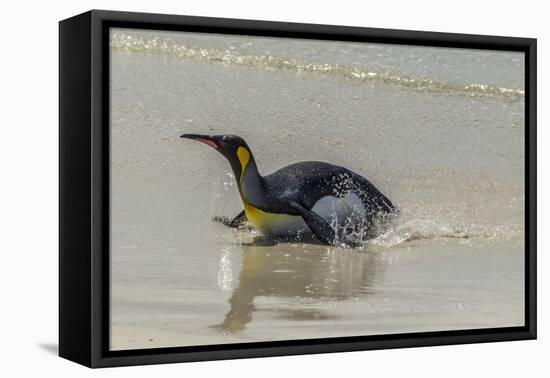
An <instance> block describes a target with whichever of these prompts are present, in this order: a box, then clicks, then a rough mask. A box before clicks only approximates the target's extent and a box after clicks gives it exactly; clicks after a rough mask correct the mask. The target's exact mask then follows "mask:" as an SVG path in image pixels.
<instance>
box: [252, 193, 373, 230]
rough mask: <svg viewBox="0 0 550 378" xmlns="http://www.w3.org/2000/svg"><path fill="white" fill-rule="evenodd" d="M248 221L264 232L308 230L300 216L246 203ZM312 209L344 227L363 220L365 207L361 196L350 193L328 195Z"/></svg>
mask: <svg viewBox="0 0 550 378" xmlns="http://www.w3.org/2000/svg"><path fill="white" fill-rule="evenodd" d="M244 210H245V213H246V217H247V218H248V221H249V222H250V223H252V225H253V226H254V227H255V228H256V229H257V230H259V231H260V232H262V233H264V234H271V235H284V234H295V233H299V232H304V231H308V230H309V229H308V227H307V226H306V224H305V222H304V220H303V219H302V217H300V216H293V215H287V214H274V213H267V212H264V211H262V210H259V209H257V208H255V207H253V206H251V205H249V204H246V203H245V206H244ZM311 211H313V212H314V213H316V214H318V215H320V216H321V217H322V218H323V219H325V220H326V221H327V223H329V224H330V225H332V226H333V227H334V228H339V227H344V226H345V225H346V224H349V223H350V222H361V221H362V219H364V217H365V209H364V207H363V204H362V203H361V200H360V199H359V197H357V195H356V194H354V193H349V194H347V195H346V196H344V197H342V198H336V197H332V196H326V197H323V198H321V199H320V200H318V201H317V202H316V203H315V205H314V206H313V207H312V208H311Z"/></svg>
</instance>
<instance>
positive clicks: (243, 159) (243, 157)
mask: <svg viewBox="0 0 550 378" xmlns="http://www.w3.org/2000/svg"><path fill="white" fill-rule="evenodd" d="M237 157H238V158H239V162H240V163H241V177H240V178H239V182H241V181H242V180H243V175H244V170H245V169H246V166H247V165H248V162H249V161H250V152H248V150H247V149H246V148H244V147H239V148H237Z"/></svg>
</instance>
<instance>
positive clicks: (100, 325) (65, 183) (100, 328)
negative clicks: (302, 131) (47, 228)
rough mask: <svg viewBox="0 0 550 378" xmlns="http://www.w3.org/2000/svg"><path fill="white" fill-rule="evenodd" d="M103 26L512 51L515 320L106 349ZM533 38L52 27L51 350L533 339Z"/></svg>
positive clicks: (326, 347)
mask: <svg viewBox="0 0 550 378" xmlns="http://www.w3.org/2000/svg"><path fill="white" fill-rule="evenodd" d="M110 27H124V28H137V29H154V30H172V31H192V32H207V33H222V34H246V35H253V36H273V37H287V38H304V39H317V40H337V41H355V42H376V43H391V44H403V45H419V46H435V47H462V48H469V49H489V50H506V51H519V52H523V53H524V54H525V136H526V137H525V151H526V155H525V156H526V159H525V201H526V203H525V210H526V217H525V222H526V224H525V230H526V240H525V325H524V326H523V327H511V328H488V329H476V330H463V331H438V332H420V333H409V334H391V335H378V336H357V337H342V338H326V339H309V340H294V341H271V342H253V343H243V344H226V345H212V346H187V347H170V348H158V349H138V350H124V351H110V350H109V348H108V346H109V342H108V341H109V333H108V325H109V311H108V310H109V148H108V146H109V133H108V132H107V130H108V128H109V114H108V113H109V48H108V35H109V34H108V31H109V28H110ZM536 54H537V53H536V39H530V38H512V37H496V36H485V35H467V34H449V33H434V32H419V31H405V30H386V29H374V28H358V27H343V26H328V25H311V24H297V23H282V22H267V21H250V20H236V19H222V18H203V17H188V16H175V15H161V14H145V13H127V12H113V11H102V10H92V11H89V12H86V13H83V14H81V15H78V16H75V17H72V18H69V19H66V20H63V21H61V22H60V23H59V128H60V129H59V130H60V131H59V138H60V139H59V146H60V147H59V148H60V149H59V156H60V161H59V172H60V174H59V185H60V191H59V204H60V205H59V206H60V207H59V212H60V224H59V354H60V356H61V357H64V358H67V359H69V360H72V361H75V362H77V363H80V364H83V365H86V366H89V367H108V366H119V365H137V364H156V363H169V362H185V361H202V360H218V359H233V358H249V357H265V356H279V355H296V354H309V353H328V352H344V351H357V350H369V349H385V348H406V347H419V346H432V345H448V344H459V343H460V344H465V343H480V342H494V341H508V340H525V339H534V338H536V322H537V318H536V312H537V311H536V302H537V300H536V84H537V83H536V64H537V55H536Z"/></svg>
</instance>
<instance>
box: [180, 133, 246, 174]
mask: <svg viewBox="0 0 550 378" xmlns="http://www.w3.org/2000/svg"><path fill="white" fill-rule="evenodd" d="M181 138H186V139H192V140H195V141H197V142H201V143H204V144H206V145H208V146H210V147H212V148H214V149H215V150H216V151H218V152H219V153H221V154H222V155H223V156H224V157H225V158H226V159H227V160H229V163H230V164H231V168H233V172H234V173H235V174H236V175H238V176H237V177H241V176H242V174H243V173H244V171H245V169H246V167H247V166H248V163H249V162H250V160H252V152H251V151H250V148H249V147H248V145H247V144H246V142H245V141H244V139H243V138H241V137H240V136H237V135H229V134H225V135H200V134H183V135H182V136H181Z"/></svg>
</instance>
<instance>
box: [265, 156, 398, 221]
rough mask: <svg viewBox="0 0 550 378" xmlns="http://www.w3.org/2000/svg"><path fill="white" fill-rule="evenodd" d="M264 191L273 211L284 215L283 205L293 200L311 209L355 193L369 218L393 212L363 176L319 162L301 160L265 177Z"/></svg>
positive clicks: (388, 201) (384, 199)
mask: <svg viewBox="0 0 550 378" xmlns="http://www.w3.org/2000/svg"><path fill="white" fill-rule="evenodd" d="M264 183H265V190H266V192H267V193H268V195H269V198H270V199H271V200H272V201H270V202H272V204H274V205H275V206H274V207H275V208H273V209H266V210H268V211H269V210H272V211H277V212H279V211H281V212H286V211H288V208H286V206H284V203H286V202H288V201H295V202H297V203H300V204H302V205H303V206H305V207H306V208H307V209H311V208H312V207H313V206H314V205H315V203H316V202H317V201H319V200H320V199H321V198H323V197H326V196H332V197H337V198H340V197H343V196H345V195H346V194H348V193H349V192H353V193H355V194H356V195H357V196H358V197H359V198H360V199H361V202H362V203H363V205H364V206H365V210H366V211H367V213H368V214H370V215H376V214H379V213H390V212H393V211H395V207H394V205H393V204H392V203H391V201H390V200H389V199H388V198H387V197H386V196H384V195H383V194H382V193H381V192H380V191H379V190H378V189H377V188H376V187H375V186H374V185H373V184H371V183H370V182H369V181H368V180H367V179H366V178H364V177H363V176H361V175H359V174H357V173H355V172H352V171H350V170H349V169H346V168H344V167H340V166H337V165H334V164H329V163H325V162H320V161H304V162H300V163H295V164H291V165H288V166H286V167H283V168H281V169H279V170H277V171H275V172H273V173H271V174H269V175H267V176H265V177H264Z"/></svg>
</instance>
